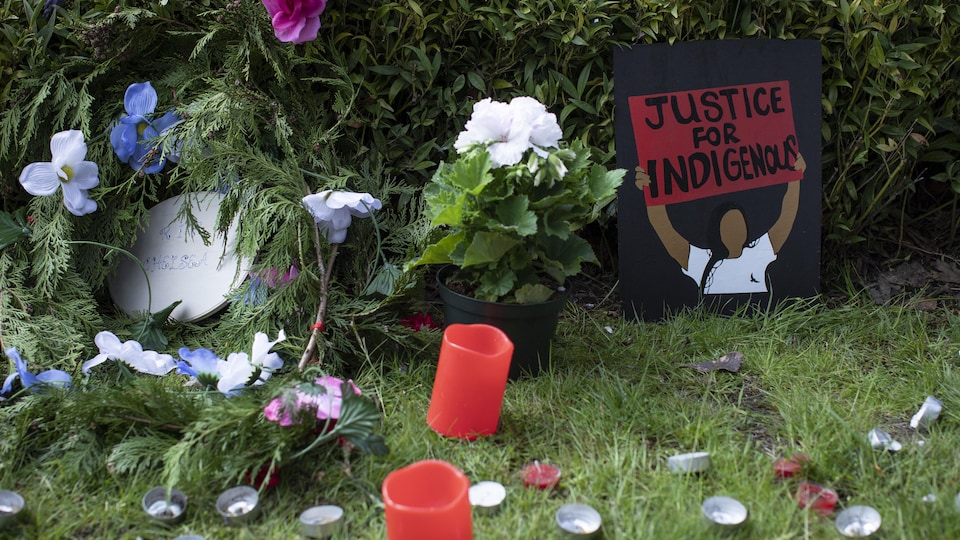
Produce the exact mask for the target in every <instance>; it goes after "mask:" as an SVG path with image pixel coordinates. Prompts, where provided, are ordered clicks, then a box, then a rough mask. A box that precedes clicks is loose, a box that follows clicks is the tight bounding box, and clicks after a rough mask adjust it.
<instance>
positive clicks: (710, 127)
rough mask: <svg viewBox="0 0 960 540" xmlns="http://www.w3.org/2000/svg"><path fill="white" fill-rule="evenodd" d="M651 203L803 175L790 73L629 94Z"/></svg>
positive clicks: (646, 189) (760, 185) (689, 198)
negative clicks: (736, 82)
mask: <svg viewBox="0 0 960 540" xmlns="http://www.w3.org/2000/svg"><path fill="white" fill-rule="evenodd" d="M628 103H629V104H630V118H631V122H632V124H633V132H634V140H635V141H636V144H637V156H638V157H639V163H640V167H641V168H643V169H644V171H645V172H646V173H647V174H648V175H649V176H650V184H649V185H648V186H646V187H645V188H644V190H643V192H644V197H645V201H646V204H647V205H648V206H658V205H663V204H673V203H680V202H686V201H692V200H695V199H700V198H703V197H710V196H713V195H720V194H724V193H732V192H736V191H743V190H747V189H755V188H760V187H765V186H772V185H775V184H781V183H785V182H791V181H794V180H799V179H800V178H801V177H802V176H803V173H802V172H801V171H796V170H794V169H793V165H794V163H795V162H796V159H797V157H798V155H799V147H800V145H799V143H798V141H797V134H796V131H795V129H794V125H793V106H792V104H791V100H790V83H789V81H774V82H766V83H759V84H747V85H738V86H726V87H717V88H707V89H699V90H691V91H684V92H671V93H667V94H652V95H646V96H630V97H629V98H628Z"/></svg>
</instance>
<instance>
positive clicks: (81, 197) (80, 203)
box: [63, 182, 97, 217]
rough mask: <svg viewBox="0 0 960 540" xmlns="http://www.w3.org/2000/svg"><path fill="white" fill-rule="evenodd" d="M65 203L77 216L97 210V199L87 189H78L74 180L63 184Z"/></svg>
mask: <svg viewBox="0 0 960 540" xmlns="http://www.w3.org/2000/svg"><path fill="white" fill-rule="evenodd" d="M63 204H64V206H66V207H67V210H69V211H70V213H71V214H73V215H75V216H78V217H79V216H85V215H87V214H90V213H92V212H96V210H97V201H94V200H93V199H91V198H90V196H89V195H88V194H87V190H85V189H77V188H76V187H75V186H73V182H68V183H66V184H63Z"/></svg>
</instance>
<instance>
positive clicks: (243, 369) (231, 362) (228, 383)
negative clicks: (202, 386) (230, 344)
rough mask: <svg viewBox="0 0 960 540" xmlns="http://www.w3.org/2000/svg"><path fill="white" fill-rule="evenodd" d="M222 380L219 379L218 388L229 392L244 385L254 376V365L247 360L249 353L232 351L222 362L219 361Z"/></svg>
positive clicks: (226, 392)
mask: <svg viewBox="0 0 960 540" xmlns="http://www.w3.org/2000/svg"><path fill="white" fill-rule="evenodd" d="M218 364H219V368H220V380H219V381H217V390H219V391H220V392H222V393H224V394H229V393H231V392H233V391H235V390H237V389H238V388H241V387H243V386H244V385H245V384H247V381H249V380H250V377H252V376H253V366H251V365H250V362H249V361H248V360H247V353H230V356H228V357H227V359H226V360H224V361H222V362H218Z"/></svg>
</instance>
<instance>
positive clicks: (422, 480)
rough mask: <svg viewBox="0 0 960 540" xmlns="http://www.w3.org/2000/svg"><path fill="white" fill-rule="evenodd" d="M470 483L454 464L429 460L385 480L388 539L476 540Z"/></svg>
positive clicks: (398, 471) (404, 469)
mask: <svg viewBox="0 0 960 540" xmlns="http://www.w3.org/2000/svg"><path fill="white" fill-rule="evenodd" d="M469 490H470V480H468V479H467V476H466V475H465V474H463V472H461V471H460V469H458V468H456V467H454V466H453V465H451V464H449V463H447V462H445V461H440V460H435V459H428V460H424V461H418V462H416V463H414V464H412V465H408V466H406V467H403V468H402V469H397V470H395V471H393V472H391V473H390V474H388V475H387V477H386V478H385V479H384V481H383V489H382V492H383V504H384V506H385V510H384V515H385V517H386V522H387V540H473V518H472V515H471V507H470V497H469Z"/></svg>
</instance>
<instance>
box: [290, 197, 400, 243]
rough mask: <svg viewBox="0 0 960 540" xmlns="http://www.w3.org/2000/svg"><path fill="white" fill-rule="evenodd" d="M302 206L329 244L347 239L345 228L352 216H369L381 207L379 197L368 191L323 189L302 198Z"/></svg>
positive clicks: (348, 226)
mask: <svg viewBox="0 0 960 540" xmlns="http://www.w3.org/2000/svg"><path fill="white" fill-rule="evenodd" d="M303 206H305V207H306V208H307V210H308V211H309V212H310V214H311V215H312V216H313V220H314V221H315V222H316V223H317V226H318V227H319V228H320V230H321V231H322V232H323V234H324V236H326V238H327V241H328V242H330V243H331V244H341V243H343V241H344V240H346V239H347V229H348V228H350V222H351V221H352V219H353V218H355V217H358V218H365V217H370V214H372V213H373V211H374V210H379V209H380V208H382V206H383V205H382V204H381V203H380V200H379V199H374V198H373V196H372V195H370V194H369V193H354V192H351V191H332V190H329V189H328V190H325V191H321V192H320V193H314V194H313V195H307V196H306V197H304V198H303Z"/></svg>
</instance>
